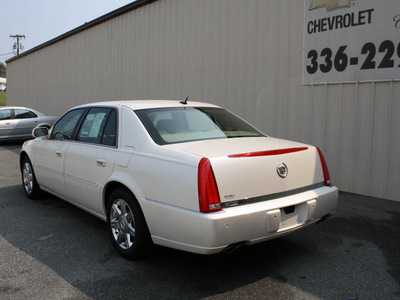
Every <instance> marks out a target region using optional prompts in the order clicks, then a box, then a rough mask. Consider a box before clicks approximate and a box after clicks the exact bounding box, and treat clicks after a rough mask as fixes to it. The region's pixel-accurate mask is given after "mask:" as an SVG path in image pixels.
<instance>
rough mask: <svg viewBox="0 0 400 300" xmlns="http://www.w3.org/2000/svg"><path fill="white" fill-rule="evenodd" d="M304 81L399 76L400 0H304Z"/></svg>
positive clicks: (322, 81)
mask: <svg viewBox="0 0 400 300" xmlns="http://www.w3.org/2000/svg"><path fill="white" fill-rule="evenodd" d="M304 9H305V12H304V40H303V42H304V46H303V84H304V85H310V84H323V83H341V82H363V81H391V80H400V0H379V1H378V0H305V1H304Z"/></svg>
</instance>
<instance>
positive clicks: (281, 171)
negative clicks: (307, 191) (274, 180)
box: [276, 163, 288, 178]
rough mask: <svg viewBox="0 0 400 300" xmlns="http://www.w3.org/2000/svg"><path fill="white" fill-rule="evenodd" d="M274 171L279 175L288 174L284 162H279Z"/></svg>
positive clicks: (284, 175)
mask: <svg viewBox="0 0 400 300" xmlns="http://www.w3.org/2000/svg"><path fill="white" fill-rule="evenodd" d="M276 172H277V173H278V175H279V177H281V178H286V176H287V175H288V168H287V166H286V165H285V164H284V163H281V164H279V165H277V166H276Z"/></svg>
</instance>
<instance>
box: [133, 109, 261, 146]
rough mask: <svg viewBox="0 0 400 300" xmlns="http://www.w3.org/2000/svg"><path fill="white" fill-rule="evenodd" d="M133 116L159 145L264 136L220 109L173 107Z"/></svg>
mask: <svg viewBox="0 0 400 300" xmlns="http://www.w3.org/2000/svg"><path fill="white" fill-rule="evenodd" d="M136 114H137V115H138V117H139V119H140V120H141V121H142V123H143V125H144V126H145V127H146V129H147V131H148V132H149V134H150V136H151V137H152V138H153V140H154V141H155V142H156V143H157V144H159V145H165V144H174V143H183V142H190V141H201V140H210V139H226V138H241V137H260V136H264V135H263V134H262V133H261V132H260V131H258V130H257V129H255V128H254V127H253V126H251V125H250V124H248V123H247V122H245V121H243V120H242V119H240V118H239V117H237V116H235V115H234V114H232V113H230V112H228V111H226V110H225V109H222V108H214V107H173V108H157V109H143V110H137V111H136Z"/></svg>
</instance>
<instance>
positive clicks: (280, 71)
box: [7, 0, 400, 200]
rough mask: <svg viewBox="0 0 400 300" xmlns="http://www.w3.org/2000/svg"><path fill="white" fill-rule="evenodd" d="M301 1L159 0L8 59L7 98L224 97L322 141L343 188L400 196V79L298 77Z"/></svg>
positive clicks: (53, 101) (50, 107)
mask: <svg viewBox="0 0 400 300" xmlns="http://www.w3.org/2000/svg"><path fill="white" fill-rule="evenodd" d="M303 13H304V1H292V0H281V1H276V0H250V1H242V0H201V1H199V0H159V1H156V2H153V3H152V4H149V5H146V6H143V7H141V8H139V9H137V10H134V11H131V12H128V13H126V14H124V15H121V16H119V17H116V18H113V19H111V20H109V21H107V22H104V23H101V24H100V25H97V26H95V27H92V28H90V29H88V30H86V31H83V32H81V33H78V34H76V35H74V36H72V37H69V38H67V39H64V40H61V41H59V42H57V43H56V44H53V45H51V46H48V47H45V48H43V49H41V50H39V51H36V52H33V53H31V54H29V55H27V56H24V57H21V58H19V59H17V60H14V61H12V62H10V63H9V64H8V69H7V76H8V95H7V96H8V99H7V101H8V103H9V104H10V105H25V106H30V107H34V108H37V109H38V110H41V111H43V112H46V113H49V114H62V113H63V111H65V110H67V109H68V108H70V107H72V106H75V105H78V104H82V103H87V102H93V101H102V100H109V99H184V98H186V97H187V96H188V97H189V101H190V100H193V101H194V100H200V101H206V102H211V103H215V104H218V105H221V106H224V107H226V108H228V109H230V110H232V111H233V112H235V113H237V114H239V115H240V116H242V117H244V118H245V119H247V120H249V121H250V122H251V123H253V124H255V125H256V126H257V127H258V128H260V129H261V130H262V131H264V132H265V133H267V134H269V135H271V136H275V137H281V138H287V139H292V140H296V141H300V142H305V143H310V144H314V145H317V146H319V147H320V148H321V149H322V150H323V152H324V154H325V157H326V160H327V162H328V167H329V169H330V172H331V177H332V180H333V182H334V183H335V184H336V185H337V186H338V187H339V188H340V189H341V190H342V191H349V192H354V193H359V194H364V195H370V196H375V197H381V198H387V199H393V200H400V185H399V184H398V182H400V158H399V155H398V153H400V135H399V134H398V132H399V129H400V119H399V118H398V115H399V113H400V101H399V99H400V97H399V96H400V83H399V82H379V83H362V84H361V83H355V84H334V85H318V86H302V49H303Z"/></svg>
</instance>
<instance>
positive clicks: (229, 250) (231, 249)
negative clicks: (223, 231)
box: [222, 242, 246, 254]
mask: <svg viewBox="0 0 400 300" xmlns="http://www.w3.org/2000/svg"><path fill="white" fill-rule="evenodd" d="M244 246H246V243H245V242H239V243H235V244H231V245H229V246H228V247H226V248H225V249H224V250H222V252H223V253H225V254H230V253H233V252H236V251H238V250H239V249H240V248H242V247H244Z"/></svg>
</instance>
